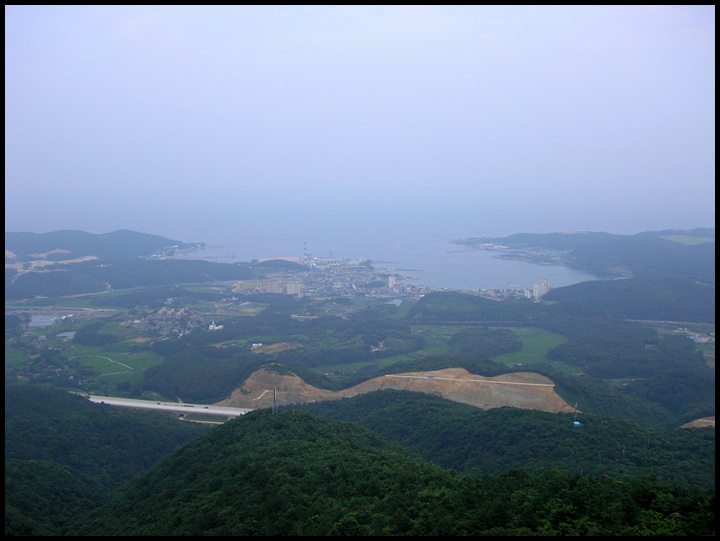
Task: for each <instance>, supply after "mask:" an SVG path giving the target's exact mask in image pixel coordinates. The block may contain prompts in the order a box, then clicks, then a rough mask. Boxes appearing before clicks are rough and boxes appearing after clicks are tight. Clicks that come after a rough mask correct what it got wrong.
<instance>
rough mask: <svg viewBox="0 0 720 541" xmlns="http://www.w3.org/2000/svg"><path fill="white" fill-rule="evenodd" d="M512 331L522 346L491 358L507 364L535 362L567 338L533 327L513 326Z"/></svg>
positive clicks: (539, 360)
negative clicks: (512, 351)
mask: <svg viewBox="0 0 720 541" xmlns="http://www.w3.org/2000/svg"><path fill="white" fill-rule="evenodd" d="M512 330H513V332H514V333H515V335H516V336H517V337H518V339H519V340H520V341H521V342H522V344H523V348H522V349H521V350H520V351H516V352H514V353H506V354H504V355H497V356H495V357H492V360H493V361H495V362H498V363H502V364H505V365H508V366H512V365H526V364H535V363H538V362H542V361H545V356H546V355H547V352H548V351H550V350H551V349H552V348H554V347H557V346H559V345H561V344H564V343H565V342H567V338H565V337H564V336H562V335H560V334H556V333H554V332H550V331H545V330H543V329H537V328H534V327H519V328H518V327H514V328H513V329H512Z"/></svg>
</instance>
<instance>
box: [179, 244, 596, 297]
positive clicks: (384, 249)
mask: <svg viewBox="0 0 720 541" xmlns="http://www.w3.org/2000/svg"><path fill="white" fill-rule="evenodd" d="M306 252H307V253H308V256H309V257H322V258H333V259H369V260H371V261H372V264H373V266H374V267H375V268H378V269H382V270H385V271H386V272H388V273H389V274H396V275H398V276H400V277H401V282H402V283H406V284H411V285H414V286H429V287H435V288H446V289H471V290H472V289H524V288H528V289H532V287H533V284H534V283H535V282H537V281H538V280H544V279H547V280H548V282H549V285H550V288H555V287H563V286H568V285H572V284H576V283H579V282H583V281H588V280H598V279H599V278H597V277H595V276H592V275H590V274H587V273H584V272H581V271H579V270H577V269H573V268H569V267H566V266H560V265H539V264H535V263H528V262H525V261H518V260H514V259H513V260H510V259H501V258H499V257H498V255H499V254H498V253H497V252H491V251H484V250H468V251H457V246H456V245H453V244H451V243H450V242H449V241H435V242H432V241H424V240H422V239H418V240H415V241H413V240H407V239H406V240H405V241H403V242H398V243H394V244H393V243H390V242H387V240H386V239H383V241H382V242H375V243H372V242H367V239H364V238H362V237H358V238H356V239H351V240H348V241H346V242H343V243H340V246H337V247H334V248H327V249H325V250H322V251H321V253H319V254H318V253H314V252H313V251H311V248H310V247H308V246H307V245H304V244H303V245H302V246H298V245H295V246H290V245H288V244H286V243H284V242H278V243H264V244H263V245H262V247H261V248H258V246H257V245H255V246H253V245H251V244H248V243H238V242H234V243H233V242H230V243H227V244H223V245H216V246H212V245H211V246H208V247H206V248H205V249H203V250H199V251H195V252H190V253H187V254H185V255H184V257H185V258H188V259H206V260H208V261H217V262H225V263H228V262H238V261H243V262H249V261H251V260H254V259H265V258H268V259H270V258H281V257H285V258H287V257H293V258H296V259H297V260H298V261H303V259H304V256H305V253H306Z"/></svg>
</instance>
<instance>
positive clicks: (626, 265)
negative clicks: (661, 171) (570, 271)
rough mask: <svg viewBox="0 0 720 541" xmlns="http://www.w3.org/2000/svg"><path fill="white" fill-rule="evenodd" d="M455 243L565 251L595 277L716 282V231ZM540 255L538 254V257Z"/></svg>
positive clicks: (479, 239) (540, 236)
mask: <svg viewBox="0 0 720 541" xmlns="http://www.w3.org/2000/svg"><path fill="white" fill-rule="evenodd" d="M455 243H456V244H459V245H464V246H469V247H480V246H481V245H483V244H495V245H501V246H506V247H508V248H510V249H511V250H515V251H518V250H519V251H536V250H546V251H555V252H563V253H565V254H566V257H565V259H566V263H568V264H570V265H572V266H574V267H577V268H581V269H584V270H586V271H588V272H590V273H591V274H595V275H597V276H605V275H607V276H627V274H628V273H629V274H631V275H632V276H654V277H663V278H677V277H687V278H692V279H695V280H700V281H703V282H707V283H712V284H714V283H715V228H698V229H691V230H665V231H652V232H645V233H638V234H637V235H613V234H610V233H595V232H572V233H547V234H530V233H520V234H515V235H510V236H508V237H472V238H466V239H460V240H456V241H455ZM536 255H537V254H536Z"/></svg>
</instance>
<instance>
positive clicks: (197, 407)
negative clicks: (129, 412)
mask: <svg viewBox="0 0 720 541" xmlns="http://www.w3.org/2000/svg"><path fill="white" fill-rule="evenodd" d="M85 396H86V398H87V399H88V400H90V402H95V403H97V404H108V405H109V406H121V407H125V408H142V409H150V410H163V411H174V412H177V413H183V414H187V413H202V414H205V415H220V416H223V417H237V416H238V415H245V414H246V413H248V412H250V411H253V410H252V409H247V408H231V407H226V406H213V405H212V404H185V403H181V402H158V401H155V400H138V399H135V398H117V397H115V396H98V395H85Z"/></svg>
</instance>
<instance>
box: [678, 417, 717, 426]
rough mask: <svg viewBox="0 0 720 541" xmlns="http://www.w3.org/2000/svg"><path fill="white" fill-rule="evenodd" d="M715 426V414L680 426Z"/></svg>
mask: <svg viewBox="0 0 720 541" xmlns="http://www.w3.org/2000/svg"><path fill="white" fill-rule="evenodd" d="M708 427H710V428H715V416H714V415H713V416H712V417H703V418H702V419H695V420H694V421H690V422H689V423H685V424H684V425H682V426H681V427H680V428H708Z"/></svg>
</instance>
